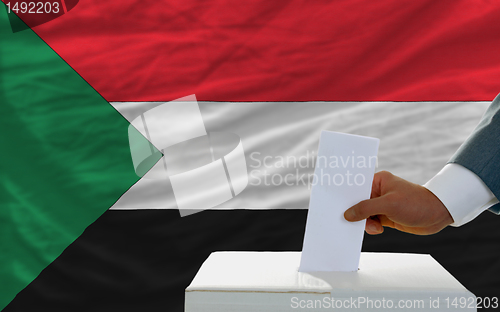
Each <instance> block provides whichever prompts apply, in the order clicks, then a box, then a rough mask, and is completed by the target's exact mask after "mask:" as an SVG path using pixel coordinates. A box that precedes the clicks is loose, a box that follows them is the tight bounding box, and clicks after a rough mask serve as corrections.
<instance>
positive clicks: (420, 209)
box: [344, 171, 453, 235]
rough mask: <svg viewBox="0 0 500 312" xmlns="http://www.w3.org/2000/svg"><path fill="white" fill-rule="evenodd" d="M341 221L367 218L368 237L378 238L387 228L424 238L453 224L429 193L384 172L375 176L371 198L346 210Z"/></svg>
mask: <svg viewBox="0 0 500 312" xmlns="http://www.w3.org/2000/svg"><path fill="white" fill-rule="evenodd" d="M344 217H345V219H346V220H347V221H360V220H363V219H367V218H368V219H367V221H366V229H365V230H366V232H367V233H368V234H380V233H382V232H383V231H384V226H388V227H391V228H394V229H397V230H400V231H403V232H408V233H413V234H418V235H428V234H434V233H437V232H439V231H441V230H442V229H443V228H445V227H446V226H448V225H450V224H452V223H453V218H452V217H451V215H450V213H449V212H448V210H447V209H446V207H445V206H444V205H443V203H441V201H440V200H439V199H438V198H437V197H436V196H435V195H434V194H433V193H431V191H429V190H428V189H426V188H425V187H423V186H420V185H417V184H414V183H411V182H408V181H406V180H404V179H401V178H399V177H397V176H395V175H393V174H391V173H390V172H387V171H381V172H377V173H376V174H375V177H374V178H373V186H372V194H371V198H370V199H368V200H364V201H362V202H360V203H358V204H356V205H354V206H352V207H351V208H349V209H347V210H346V212H345V213H344Z"/></svg>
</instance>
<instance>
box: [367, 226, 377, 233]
mask: <svg viewBox="0 0 500 312" xmlns="http://www.w3.org/2000/svg"><path fill="white" fill-rule="evenodd" d="M368 229H370V231H372V232H379V230H378V227H377V226H376V225H375V224H370V225H368Z"/></svg>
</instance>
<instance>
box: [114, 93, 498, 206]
mask: <svg viewBox="0 0 500 312" xmlns="http://www.w3.org/2000/svg"><path fill="white" fill-rule="evenodd" d="M489 103H490V102H264V103H262V102H258V103H257V102H236V103H234V102H198V105H199V109H200V113H201V117H202V119H203V123H204V125H205V129H206V131H207V133H211V132H231V133H235V134H236V135H238V136H239V137H240V138H241V145H242V146H241V148H242V149H243V151H244V155H245V162H246V167H247V173H248V176H247V179H248V181H247V183H248V185H247V186H246V188H245V189H244V190H243V191H241V192H240V193H239V194H236V196H235V197H234V198H232V199H230V200H228V201H226V202H224V203H222V204H220V205H218V206H216V207H213V209H278V208H282V209H307V206H308V202H309V194H310V185H309V183H310V182H311V181H312V180H311V179H312V173H313V169H314V161H315V152H316V149H317V144H318V138H319V133H320V131H321V130H330V131H336V132H343V133H350V134H358V135H364V136H371V137H376V138H379V139H380V141H381V142H380V151H379V167H378V170H389V171H392V172H393V173H394V174H397V175H399V176H401V177H403V178H405V179H408V180H410V181H412V182H415V183H419V184H423V183H425V182H427V180H428V179H430V178H431V177H432V176H433V175H434V174H435V173H437V172H438V171H439V170H440V169H441V168H442V167H443V166H444V165H445V163H446V161H447V160H448V159H449V157H450V156H451V155H452V154H453V153H454V152H455V151H456V149H457V148H458V147H459V146H460V144H461V143H462V142H463V141H464V140H465V139H466V138H467V136H468V135H469V134H470V132H471V131H472V130H473V129H474V127H475V126H476V124H477V123H478V122H479V120H480V118H481V116H482V114H483V113H484V111H485V110H486V108H487V107H488V105H489ZM111 104H112V105H113V106H114V107H115V108H116V109H117V110H118V111H119V112H120V113H122V115H124V116H125V117H126V118H127V116H131V115H133V114H131V111H132V110H133V109H135V110H136V111H137V107H138V106H141V105H142V106H143V107H150V108H151V107H156V106H158V105H161V103H156V102H144V103H133V104H131V103H121V102H113V103H111ZM232 149H234V147H233V148H232ZM214 153H215V154H217V152H216V151H214ZM226 154H227V152H226ZM221 157H222V156H221ZM227 157H229V155H228V156H227ZM229 158H230V157H229ZM229 158H225V160H226V162H227V167H228V171H229V174H230V175H231V174H232V173H231V171H232V170H233V169H230V168H231V165H229V162H230V161H229ZM233 180H234V181H233ZM231 182H232V183H233V184H232V186H233V189H234V190H235V193H238V192H236V190H238V187H237V184H235V183H237V180H235V179H233V177H232V176H231ZM138 184H139V183H138ZM137 187H140V188H144V187H146V186H145V185H144V186H139V185H137ZM140 193H141V192H139V191H138V192H136V194H140ZM144 193H145V194H146V193H148V194H150V193H151V192H150V191H149V192H148V191H145V192H144ZM162 196H164V197H165V195H162ZM141 200H142V204H141V203H138V202H139V200H137V199H136V200H134V204H133V205H132V204H126V205H124V201H121V205H118V203H117V205H115V207H114V208H117V207H119V206H120V207H121V208H124V209H125V208H127V209H148V208H151V206H155V205H151V204H150V203H148V202H158V200H157V199H154V198H149V197H147V196H144V197H143V198H142V199H141ZM155 208H177V206H176V205H175V207H155Z"/></svg>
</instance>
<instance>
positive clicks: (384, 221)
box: [377, 215, 396, 229]
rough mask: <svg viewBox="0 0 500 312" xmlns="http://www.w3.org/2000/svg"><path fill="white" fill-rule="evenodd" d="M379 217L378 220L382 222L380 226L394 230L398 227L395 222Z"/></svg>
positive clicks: (385, 217)
mask: <svg viewBox="0 0 500 312" xmlns="http://www.w3.org/2000/svg"><path fill="white" fill-rule="evenodd" d="M377 217H378V219H379V221H380V224H381V225H382V226H387V227H390V228H393V229H395V228H396V225H395V223H394V221H392V220H391V219H389V218H387V216H384V215H379V216H377Z"/></svg>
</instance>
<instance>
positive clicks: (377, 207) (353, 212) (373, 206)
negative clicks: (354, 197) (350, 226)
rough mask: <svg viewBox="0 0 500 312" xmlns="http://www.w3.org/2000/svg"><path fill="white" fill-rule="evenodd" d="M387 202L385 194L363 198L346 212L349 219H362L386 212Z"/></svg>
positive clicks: (345, 215)
mask: <svg viewBox="0 0 500 312" xmlns="http://www.w3.org/2000/svg"><path fill="white" fill-rule="evenodd" d="M386 210H387V204H386V200H385V198H384V196H381V197H376V198H372V199H367V200H363V201H361V202H359V203H357V204H356V205H354V206H352V207H351V208H349V209H347V210H346V211H345V212H344V218H345V219H346V220H347V221H351V222H354V221H361V220H364V219H366V218H369V217H371V216H376V215H379V214H385V212H386Z"/></svg>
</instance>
